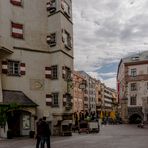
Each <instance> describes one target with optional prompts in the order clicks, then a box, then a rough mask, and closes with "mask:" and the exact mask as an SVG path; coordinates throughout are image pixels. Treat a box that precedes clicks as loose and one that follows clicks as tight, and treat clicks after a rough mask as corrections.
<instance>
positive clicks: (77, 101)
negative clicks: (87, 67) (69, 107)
mask: <svg viewBox="0 0 148 148" xmlns="http://www.w3.org/2000/svg"><path fill="white" fill-rule="evenodd" d="M84 81H85V78H84V77H83V76H82V75H81V74H80V73H79V72H77V71H74V73H73V86H74V99H73V101H74V103H73V110H74V112H75V113H78V114H79V113H80V112H84V100H85V97H86V95H85V92H86V91H85V88H81V85H82V83H83V82H84Z"/></svg>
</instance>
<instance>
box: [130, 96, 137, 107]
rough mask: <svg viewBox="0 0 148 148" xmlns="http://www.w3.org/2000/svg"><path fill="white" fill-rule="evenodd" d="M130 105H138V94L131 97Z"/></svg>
mask: <svg viewBox="0 0 148 148" xmlns="http://www.w3.org/2000/svg"><path fill="white" fill-rule="evenodd" d="M130 105H137V97H136V95H135V96H131V97H130Z"/></svg>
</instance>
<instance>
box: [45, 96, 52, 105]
mask: <svg viewBox="0 0 148 148" xmlns="http://www.w3.org/2000/svg"><path fill="white" fill-rule="evenodd" d="M46 105H47V106H52V95H51V94H46Z"/></svg>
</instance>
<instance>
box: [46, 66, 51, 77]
mask: <svg viewBox="0 0 148 148" xmlns="http://www.w3.org/2000/svg"><path fill="white" fill-rule="evenodd" d="M51 71H52V68H51V67H45V78H49V79H51V78H52V75H51Z"/></svg>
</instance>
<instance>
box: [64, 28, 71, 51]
mask: <svg viewBox="0 0 148 148" xmlns="http://www.w3.org/2000/svg"><path fill="white" fill-rule="evenodd" d="M62 40H63V42H64V44H65V47H66V48H67V49H71V48H72V38H71V36H70V34H69V33H68V32H67V31H66V30H65V31H63V37H62Z"/></svg>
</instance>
